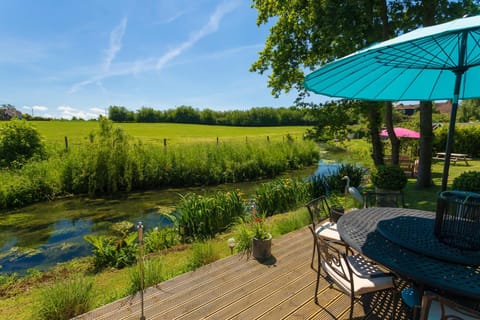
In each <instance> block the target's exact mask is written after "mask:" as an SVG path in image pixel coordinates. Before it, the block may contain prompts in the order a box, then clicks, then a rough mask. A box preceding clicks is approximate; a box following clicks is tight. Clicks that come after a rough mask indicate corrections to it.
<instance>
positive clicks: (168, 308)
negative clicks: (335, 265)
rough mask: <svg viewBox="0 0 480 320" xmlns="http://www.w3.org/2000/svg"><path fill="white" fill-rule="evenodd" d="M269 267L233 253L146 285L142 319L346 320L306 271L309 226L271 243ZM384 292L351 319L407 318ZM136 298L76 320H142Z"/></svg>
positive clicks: (331, 292)
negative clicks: (315, 299) (271, 255)
mask: <svg viewBox="0 0 480 320" xmlns="http://www.w3.org/2000/svg"><path fill="white" fill-rule="evenodd" d="M272 253H273V255H274V257H275V259H274V261H271V263H270V264H261V263H259V262H258V261H256V260H253V259H249V260H247V259H246V257H244V256H242V255H234V256H231V257H228V258H225V259H222V260H220V261H217V262H215V263H212V264H210V265H207V266H204V267H202V268H199V269H197V270H196V271H193V272H189V273H186V274H183V275H181V276H178V277H176V278H173V279H171V280H168V281H165V282H162V283H160V284H158V285H157V286H154V287H150V288H148V289H146V290H145V293H144V315H145V318H146V319H222V320H223V319H275V320H277V319H348V315H349V314H348V313H349V306H350V298H349V297H348V296H347V295H345V294H343V293H341V292H340V291H339V290H337V289H336V288H335V286H334V287H333V288H331V287H330V284H329V282H328V281H327V280H325V279H323V278H322V280H321V284H320V288H319V294H318V297H319V305H318V304H315V302H314V299H313V294H314V291H315V281H316V271H315V270H313V269H311V268H310V259H311V254H312V236H311V233H310V231H309V230H308V229H307V228H303V229H301V230H298V231H295V232H292V233H289V234H287V235H285V236H283V237H281V238H278V239H274V240H273V246H272ZM392 300H393V299H392V295H391V294H389V293H388V292H384V293H377V294H375V295H370V296H365V297H362V300H361V301H360V303H357V304H356V305H355V313H354V319H370V320H377V319H378V320H380V319H382V320H383V319H389V318H390V315H391V312H392V310H393V309H394V308H395V309H396V314H397V315H396V317H395V318H396V319H407V316H406V313H407V310H406V308H402V307H401V302H400V301H399V300H401V299H398V296H397V299H396V301H395V302H394V303H392ZM140 316H141V302H140V295H139V294H137V295H135V296H133V297H127V298H124V299H121V300H118V301H115V302H113V303H110V304H108V305H106V306H103V307H100V308H98V309H95V310H93V311H91V312H89V313H86V314H83V315H81V316H79V317H77V318H75V319H112V320H113V319H114V320H121V319H140Z"/></svg>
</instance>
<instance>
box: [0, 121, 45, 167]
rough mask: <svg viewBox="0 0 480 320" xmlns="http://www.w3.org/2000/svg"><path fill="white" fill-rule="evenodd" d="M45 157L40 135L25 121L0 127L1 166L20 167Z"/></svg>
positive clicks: (10, 122) (11, 122)
mask: <svg viewBox="0 0 480 320" xmlns="http://www.w3.org/2000/svg"><path fill="white" fill-rule="evenodd" d="M45 155H46V153H45V146H44V143H43V141H42V138H41V136H40V134H39V133H38V131H37V130H36V129H35V128H34V127H32V126H31V125H30V124H29V123H28V122H26V121H25V120H11V121H9V122H7V123H6V124H5V125H4V126H1V127H0V165H1V166H4V167H7V166H16V165H19V166H21V165H23V164H24V163H25V162H26V161H28V160H29V159H31V158H33V157H38V158H43V157H44V156H45Z"/></svg>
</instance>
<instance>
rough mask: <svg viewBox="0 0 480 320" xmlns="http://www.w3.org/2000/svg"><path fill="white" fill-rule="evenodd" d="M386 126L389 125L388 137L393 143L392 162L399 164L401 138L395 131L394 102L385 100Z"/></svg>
mask: <svg viewBox="0 0 480 320" xmlns="http://www.w3.org/2000/svg"><path fill="white" fill-rule="evenodd" d="M385 126H386V127H387V132H388V138H389V139H390V142H391V144H392V164H394V165H398V163H399V160H398V159H399V156H400V140H399V139H398V138H397V136H396V135H395V132H394V131H393V111H392V103H391V102H389V101H387V102H385Z"/></svg>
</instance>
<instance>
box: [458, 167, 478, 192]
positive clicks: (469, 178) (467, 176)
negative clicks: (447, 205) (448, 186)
mask: <svg viewBox="0 0 480 320" xmlns="http://www.w3.org/2000/svg"><path fill="white" fill-rule="evenodd" d="M452 189H453V190H462V191H470V192H477V193H480V171H466V172H464V173H462V174H461V175H459V176H458V177H456V178H455V179H454V180H453V184H452Z"/></svg>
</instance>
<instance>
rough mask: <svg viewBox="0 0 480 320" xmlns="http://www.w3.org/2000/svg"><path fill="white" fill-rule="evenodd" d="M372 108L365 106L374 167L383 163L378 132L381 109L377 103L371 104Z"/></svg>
mask: <svg viewBox="0 0 480 320" xmlns="http://www.w3.org/2000/svg"><path fill="white" fill-rule="evenodd" d="M373 104H374V105H373V106H367V108H368V120H369V121H368V131H369V133H370V138H371V139H372V159H373V163H374V164H375V166H376V167H377V166H381V165H383V164H385V163H384V161H383V144H382V141H381V140H380V135H379V134H378V132H379V131H380V124H381V118H382V116H381V112H380V111H381V108H380V105H379V103H373Z"/></svg>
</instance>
